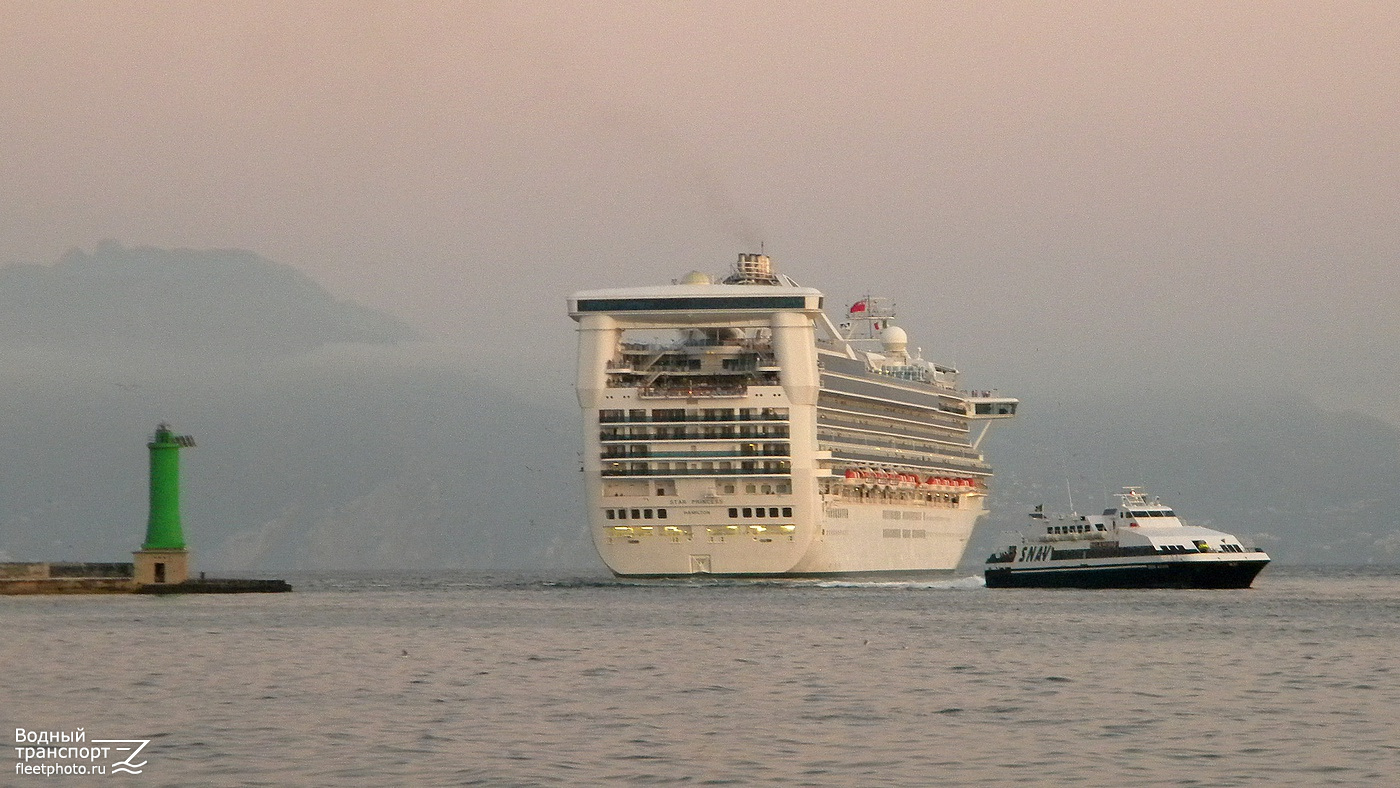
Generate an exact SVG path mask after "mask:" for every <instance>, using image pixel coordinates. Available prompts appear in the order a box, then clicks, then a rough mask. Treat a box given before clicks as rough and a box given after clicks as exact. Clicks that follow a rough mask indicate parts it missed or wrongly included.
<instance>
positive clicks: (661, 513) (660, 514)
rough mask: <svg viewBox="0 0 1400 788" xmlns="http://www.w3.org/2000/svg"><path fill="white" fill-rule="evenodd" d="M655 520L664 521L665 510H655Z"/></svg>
mask: <svg viewBox="0 0 1400 788" xmlns="http://www.w3.org/2000/svg"><path fill="white" fill-rule="evenodd" d="M656 519H658V520H665V519H666V510H665V509H657V510H656Z"/></svg>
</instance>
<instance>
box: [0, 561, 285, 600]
mask: <svg viewBox="0 0 1400 788" xmlns="http://www.w3.org/2000/svg"><path fill="white" fill-rule="evenodd" d="M291 590H292V587H291V586H290V585H288V584H287V582H286V581H284V580H255V579H243V578H204V577H202V576H201V577H200V578H199V579H194V578H190V579H187V580H184V581H182V582H178V583H138V582H137V581H136V571H135V566H134V565H133V564H129V563H80V562H45V561H35V562H15V563H0V596H5V595H8V596H20V595H26V594H247V593H277V592H285V591H291Z"/></svg>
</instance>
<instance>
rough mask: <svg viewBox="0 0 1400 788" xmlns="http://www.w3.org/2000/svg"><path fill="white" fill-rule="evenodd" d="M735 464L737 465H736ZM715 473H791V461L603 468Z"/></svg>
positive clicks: (609, 472) (627, 472)
mask: <svg viewBox="0 0 1400 788" xmlns="http://www.w3.org/2000/svg"><path fill="white" fill-rule="evenodd" d="M736 466H737V467H736ZM716 473H723V474H730V473H738V474H744V473H753V474H783V475H787V474H790V473H792V463H791V462H787V461H764V462H758V461H754V460H744V461H742V462H739V463H732V462H721V463H714V462H692V463H684V462H677V463H670V462H658V463H650V464H649V463H645V462H628V463H621V462H613V463H609V464H608V466H607V467H605V468H603V475H604V476H713V475H715V474H716Z"/></svg>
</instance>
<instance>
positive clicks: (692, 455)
mask: <svg viewBox="0 0 1400 788" xmlns="http://www.w3.org/2000/svg"><path fill="white" fill-rule="evenodd" d="M791 456H792V452H790V451H788V450H787V449H786V448H784V449H760V450H757V451H745V450H743V449H732V450H729V451H650V452H628V453H625V454H624V453H615V452H610V451H604V452H602V453H601V454H600V455H599V457H600V458H601V459H604V460H618V459H652V460H689V459H712V458H716V457H718V458H720V459H734V458H742V457H791Z"/></svg>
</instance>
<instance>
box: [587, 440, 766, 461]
mask: <svg viewBox="0 0 1400 788" xmlns="http://www.w3.org/2000/svg"><path fill="white" fill-rule="evenodd" d="M653 448H654V449H655V450H656V453H655V455H653V454H652V450H653ZM691 448H692V449H694V451H678V450H676V447H668V446H657V447H653V446H651V445H650V444H645V443H628V444H614V445H611V446H604V447H603V451H602V457H603V459H605V460H610V459H613V458H615V457H651V456H657V457H680V458H690V457H697V458H698V457H786V456H788V454H789V449H788V444H786V443H764V444H761V445H760V444H757V443H745V444H741V445H740V446H738V447H737V448H730V449H721V450H719V451H701V450H699V449H695V447H693V446H692V447H691ZM709 448H713V447H709Z"/></svg>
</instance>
